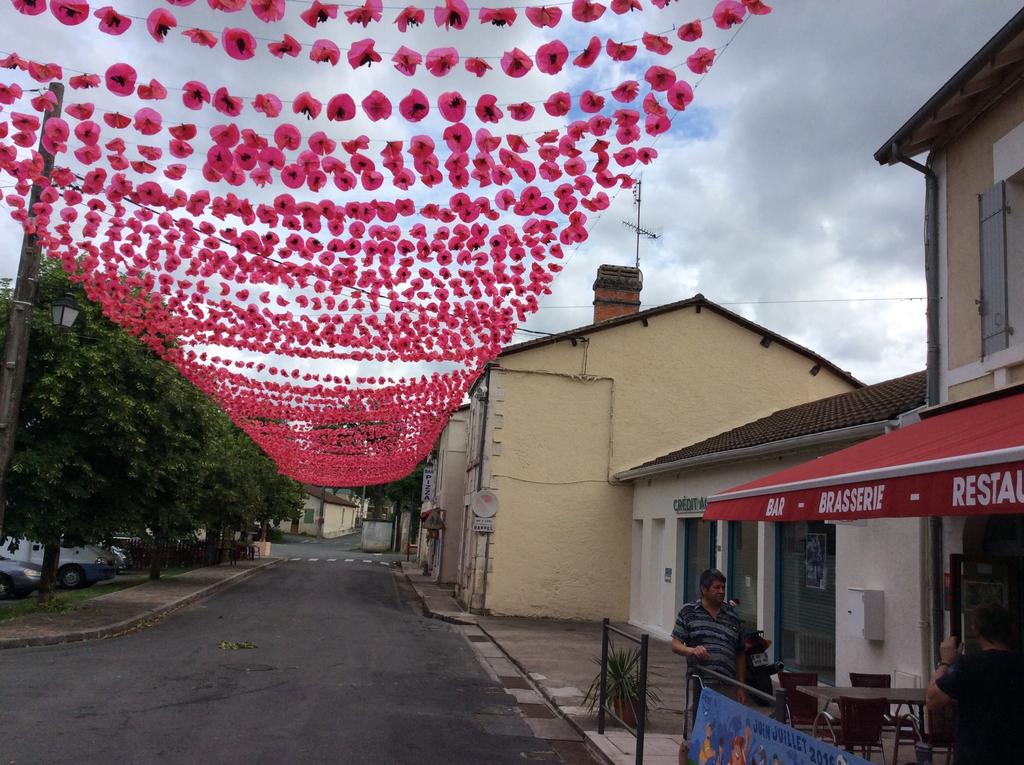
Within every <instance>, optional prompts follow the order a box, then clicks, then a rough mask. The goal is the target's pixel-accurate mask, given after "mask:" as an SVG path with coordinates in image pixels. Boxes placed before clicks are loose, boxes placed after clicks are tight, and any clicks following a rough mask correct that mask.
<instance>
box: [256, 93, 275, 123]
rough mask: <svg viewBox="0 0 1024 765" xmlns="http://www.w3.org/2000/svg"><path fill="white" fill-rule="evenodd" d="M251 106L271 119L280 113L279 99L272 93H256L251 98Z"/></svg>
mask: <svg viewBox="0 0 1024 765" xmlns="http://www.w3.org/2000/svg"><path fill="white" fill-rule="evenodd" d="M252 108H253V109H255V110H256V111H258V112H260V113H261V114H263V115H265V116H267V117H270V118H271V119H273V118H274V117H277V116H278V115H280V114H281V99H280V98H278V97H277V96H275V95H274V94H273V93H258V94H257V95H256V97H255V98H253V100H252Z"/></svg>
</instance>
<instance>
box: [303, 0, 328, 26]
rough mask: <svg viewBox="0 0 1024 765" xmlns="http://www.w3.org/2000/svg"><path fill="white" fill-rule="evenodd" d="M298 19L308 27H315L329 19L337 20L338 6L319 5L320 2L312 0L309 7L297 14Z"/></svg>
mask: <svg viewBox="0 0 1024 765" xmlns="http://www.w3.org/2000/svg"><path fill="white" fill-rule="evenodd" d="M299 18H301V19H302V20H303V21H305V22H306V23H307V24H309V26H311V27H316V25H317V24H323V23H324V22H325V21H327V20H329V19H336V18H338V6H337V5H332V4H324V3H321V2H320V0H313V2H312V3H311V4H310V6H309V7H308V8H307V9H306V10H304V11H303V12H302V13H300V14H299Z"/></svg>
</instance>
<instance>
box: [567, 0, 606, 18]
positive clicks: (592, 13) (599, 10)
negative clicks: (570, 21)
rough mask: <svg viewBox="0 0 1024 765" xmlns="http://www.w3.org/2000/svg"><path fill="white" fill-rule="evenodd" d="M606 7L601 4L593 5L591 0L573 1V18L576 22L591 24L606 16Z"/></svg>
mask: <svg viewBox="0 0 1024 765" xmlns="http://www.w3.org/2000/svg"><path fill="white" fill-rule="evenodd" d="M604 12H605V7H604V6H603V5H601V4H600V3H592V2H590V0H572V17H573V18H574V19H576V21H580V22H584V23H586V22H590V21H597V20H598V19H599V18H601V17H602V16H603V15H604Z"/></svg>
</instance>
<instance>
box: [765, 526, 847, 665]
mask: <svg viewBox="0 0 1024 765" xmlns="http://www.w3.org/2000/svg"><path fill="white" fill-rule="evenodd" d="M778 533H779V535H780V539H779V545H778V547H779V557H778V572H777V576H776V579H777V582H778V604H777V608H778V616H779V621H778V627H777V629H778V635H777V637H778V645H779V655H780V658H781V659H782V661H783V662H784V663H785V665H786V667H787V669H799V670H804V671H807V672H817V673H818V678H819V680H820V681H821V682H824V683H834V682H835V669H836V529H835V526H833V525H830V524H826V523H824V522H821V521H811V522H803V521H800V522H791V523H780V524H779V531H778Z"/></svg>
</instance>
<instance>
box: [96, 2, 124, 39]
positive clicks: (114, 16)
mask: <svg viewBox="0 0 1024 765" xmlns="http://www.w3.org/2000/svg"><path fill="white" fill-rule="evenodd" d="M92 15H93V16H95V17H96V18H98V19H99V20H100V31H101V32H104V33H106V34H108V35H121V34H124V33H125V30H127V29H128V27H130V26H131V25H132V20H131V19H130V18H128V17H127V16H122V15H121V14H120V13H118V12H117V11H115V10H114V9H113V8H111V7H110V6H109V5H107V6H104V7H103V8H97V9H96V10H95V11H93V14H92Z"/></svg>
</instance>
